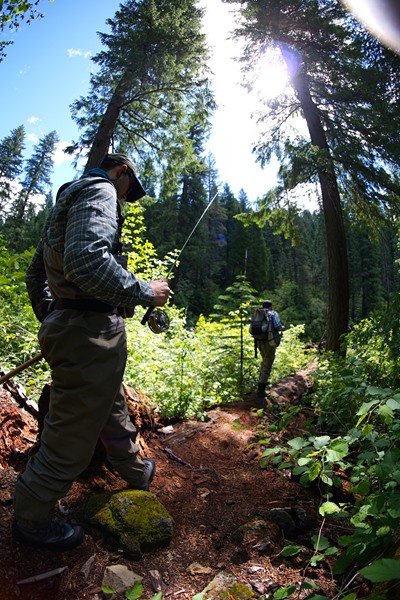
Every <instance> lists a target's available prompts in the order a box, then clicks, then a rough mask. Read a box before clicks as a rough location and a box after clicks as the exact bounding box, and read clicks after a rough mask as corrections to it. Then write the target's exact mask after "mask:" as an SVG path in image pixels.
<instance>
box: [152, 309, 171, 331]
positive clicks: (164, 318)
mask: <svg viewBox="0 0 400 600" xmlns="http://www.w3.org/2000/svg"><path fill="white" fill-rule="evenodd" d="M147 324H148V326H149V328H150V330H151V331H152V332H153V333H165V332H166V331H168V329H169V318H168V315H167V314H166V313H165V312H164V311H163V310H162V309H161V308H153V310H152V311H151V313H150V314H149V316H148V318H147Z"/></svg>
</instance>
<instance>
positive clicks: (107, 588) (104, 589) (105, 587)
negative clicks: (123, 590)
mask: <svg viewBox="0 0 400 600" xmlns="http://www.w3.org/2000/svg"><path fill="white" fill-rule="evenodd" d="M101 591H102V592H103V594H115V590H113V588H112V587H110V586H109V585H102V586H101Z"/></svg>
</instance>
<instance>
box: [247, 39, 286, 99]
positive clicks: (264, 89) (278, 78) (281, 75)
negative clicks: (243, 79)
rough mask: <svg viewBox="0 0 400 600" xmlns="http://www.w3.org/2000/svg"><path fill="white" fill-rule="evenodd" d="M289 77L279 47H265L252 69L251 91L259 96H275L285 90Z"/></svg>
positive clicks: (269, 97)
mask: <svg viewBox="0 0 400 600" xmlns="http://www.w3.org/2000/svg"><path fill="white" fill-rule="evenodd" d="M289 79H290V75H289V71H288V67H287V64H286V63H285V61H284V60H283V57H282V53H281V50H280V48H274V47H268V48H266V49H265V50H264V51H263V52H262V54H261V55H260V58H259V59H258V61H257V66H256V68H255V70H254V79H253V84H252V87H253V91H254V92H255V93H256V94H257V96H258V97H259V98H267V99H271V98H275V97H277V96H279V95H280V94H282V93H283V92H284V91H285V89H286V87H287V85H288V83H289Z"/></svg>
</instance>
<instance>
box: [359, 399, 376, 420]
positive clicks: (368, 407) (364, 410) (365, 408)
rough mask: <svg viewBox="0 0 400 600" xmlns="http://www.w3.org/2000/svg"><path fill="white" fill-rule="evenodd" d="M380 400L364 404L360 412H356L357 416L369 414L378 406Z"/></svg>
mask: <svg viewBox="0 0 400 600" xmlns="http://www.w3.org/2000/svg"><path fill="white" fill-rule="evenodd" d="M378 402H379V400H372V401H371V402H363V403H362V404H361V406H360V408H359V409H358V411H357V412H356V415H357V416H358V415H366V414H367V413H369V411H370V410H371V408H372V407H373V406H375V404H378Z"/></svg>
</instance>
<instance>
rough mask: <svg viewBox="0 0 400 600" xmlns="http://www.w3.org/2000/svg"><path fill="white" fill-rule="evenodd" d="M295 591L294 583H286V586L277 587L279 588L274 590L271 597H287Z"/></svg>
mask: <svg viewBox="0 0 400 600" xmlns="http://www.w3.org/2000/svg"><path fill="white" fill-rule="evenodd" d="M295 591H296V586H295V585H287V586H286V587H281V588H279V590H276V592H275V593H274V596H273V597H274V598H279V599H282V598H288V597H289V596H290V595H291V594H293V592H295Z"/></svg>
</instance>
